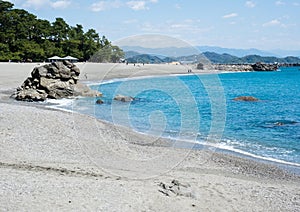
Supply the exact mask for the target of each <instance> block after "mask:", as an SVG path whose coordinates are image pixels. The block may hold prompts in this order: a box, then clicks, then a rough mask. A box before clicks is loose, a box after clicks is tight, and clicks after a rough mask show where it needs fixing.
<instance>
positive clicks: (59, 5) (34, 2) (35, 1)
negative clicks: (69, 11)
mask: <svg viewBox="0 0 300 212" xmlns="http://www.w3.org/2000/svg"><path fill="white" fill-rule="evenodd" d="M69 5H71V1H70V0H57V1H50V0H26V1H25V3H24V4H23V6H24V7H27V8H34V9H41V8H47V7H52V8H54V9H65V8H67V7H68V6H69Z"/></svg>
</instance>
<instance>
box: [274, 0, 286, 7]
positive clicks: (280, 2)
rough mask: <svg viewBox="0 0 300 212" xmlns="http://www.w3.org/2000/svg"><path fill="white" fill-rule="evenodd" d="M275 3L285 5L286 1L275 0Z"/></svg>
mask: <svg viewBox="0 0 300 212" xmlns="http://www.w3.org/2000/svg"><path fill="white" fill-rule="evenodd" d="M275 5H277V6H281V5H285V2H284V1H281V0H278V1H276V2H275Z"/></svg>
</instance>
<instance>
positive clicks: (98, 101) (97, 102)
mask: <svg viewBox="0 0 300 212" xmlns="http://www.w3.org/2000/svg"><path fill="white" fill-rule="evenodd" d="M103 103H104V102H103V101H102V100H101V99H97V101H96V104H97V105H102V104H103Z"/></svg>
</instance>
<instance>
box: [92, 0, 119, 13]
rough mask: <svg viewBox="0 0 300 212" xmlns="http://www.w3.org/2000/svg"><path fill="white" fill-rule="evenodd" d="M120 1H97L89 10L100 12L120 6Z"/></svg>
mask: <svg viewBox="0 0 300 212" xmlns="http://www.w3.org/2000/svg"><path fill="white" fill-rule="evenodd" d="M121 6H122V3H121V2H120V1H99V2H96V3H94V4H92V5H91V7H90V8H91V10H92V11H94V12H100V11H104V10H109V9H112V8H120V7H121Z"/></svg>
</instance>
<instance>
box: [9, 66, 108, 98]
mask: <svg viewBox="0 0 300 212" xmlns="http://www.w3.org/2000/svg"><path fill="white" fill-rule="evenodd" d="M79 75H80V70H79V68H78V67H77V66H76V65H74V64H73V63H71V62H69V61H62V62H53V63H51V64H46V65H43V66H39V67H35V68H34V69H33V71H32V72H31V76H30V77H28V78H27V79H26V80H25V81H24V83H23V84H22V85H21V87H19V88H18V89H17V91H16V93H14V94H13V95H12V97H14V98H15V99H17V100H22V101H44V100H46V99H47V98H51V99H61V98H67V97H74V96H89V97H96V96H101V95H102V94H101V93H100V92H98V91H94V90H91V89H90V88H89V87H88V86H87V85H84V84H81V83H78V80H79Z"/></svg>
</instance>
